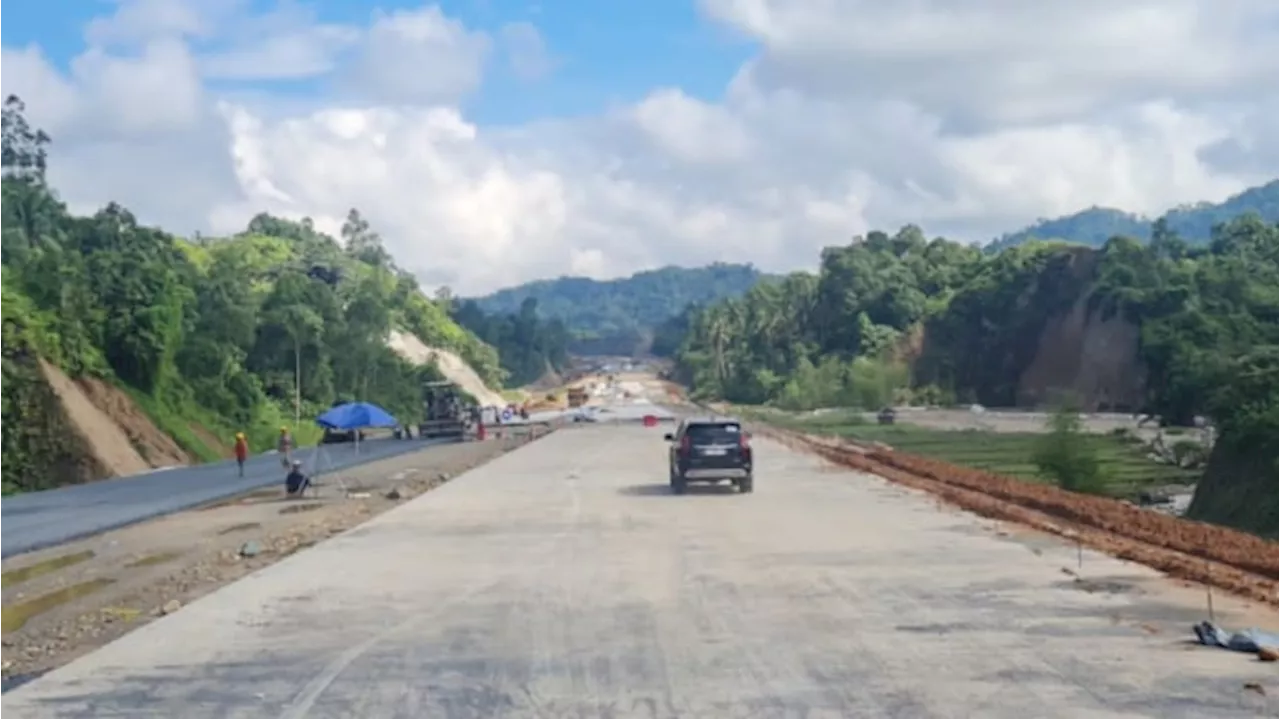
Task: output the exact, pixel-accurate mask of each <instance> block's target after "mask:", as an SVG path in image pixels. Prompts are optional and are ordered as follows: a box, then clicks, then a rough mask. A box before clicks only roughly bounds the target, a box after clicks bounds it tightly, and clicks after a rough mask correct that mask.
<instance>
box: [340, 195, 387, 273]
mask: <svg viewBox="0 0 1280 719" xmlns="http://www.w3.org/2000/svg"><path fill="white" fill-rule="evenodd" d="M342 241H343V243H344V244H345V245H346V252H347V254H348V255H350V256H351V257H353V258H355V259H357V260H359V261H361V262H364V263H365V264H369V265H373V266H374V267H378V268H384V267H385V268H391V266H392V262H391V255H390V254H388V252H387V250H386V248H385V247H383V246H382V236H381V235H379V234H378V233H377V232H374V231H373V230H372V229H371V228H370V227H369V223H368V222H367V221H365V219H364V217H362V216H361V215H360V211H359V210H357V209H355V208H354V207H353V208H351V210H350V211H348V212H347V219H346V222H344V223H343V224H342Z"/></svg>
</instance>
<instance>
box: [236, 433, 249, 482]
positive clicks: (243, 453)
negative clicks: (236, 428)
mask: <svg viewBox="0 0 1280 719" xmlns="http://www.w3.org/2000/svg"><path fill="white" fill-rule="evenodd" d="M247 459H249V442H248V440H246V439H245V438H244V432H236V464H237V465H239V466H240V476H241V477H243V476H244V463H245V460H247Z"/></svg>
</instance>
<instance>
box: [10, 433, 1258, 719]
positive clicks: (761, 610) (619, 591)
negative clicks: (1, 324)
mask: <svg viewBox="0 0 1280 719" xmlns="http://www.w3.org/2000/svg"><path fill="white" fill-rule="evenodd" d="M661 433H662V429H661V428H644V427H641V426H636V425H613V426H605V425H599V426H587V427H581V426H580V427H577V428H573V429H566V430H563V431H560V432H556V433H554V434H552V435H550V436H548V437H546V438H544V439H542V440H540V441H538V442H534V443H532V444H530V445H528V446H526V447H523V448H521V449H519V450H516V451H514V452H511V453H509V454H506V455H504V456H502V457H500V458H498V459H496V460H494V461H493V462H491V463H489V464H486V465H484V466H483V467H480V468H478V469H476V470H473V471H472V472H469V473H467V474H466V475H463V476H460V477H458V478H457V479H455V480H454V481H452V482H450V483H448V484H446V485H444V486H443V487H441V488H439V489H437V490H435V491H433V492H430V493H428V494H426V495H423V496H422V497H420V498H418V499H415V500H414V501H412V502H409V503H407V504H405V505H404V506H402V507H399V508H397V509H395V510H393V511H391V512H388V513H386V514H383V515H381V516H379V517H377V518H375V519H373V520H371V521H370V522H368V523H366V524H364V525H362V526H361V527H359V528H357V529H354V530H352V531H350V532H347V533H345V534H343V535H339V536H338V537H335V538H334V539H331V540H329V541H327V542H325V543H322V544H320V545H317V546H316V547H314V548H312V549H309V550H306V551H303V552H300V553H298V554H295V555H293V556H291V557H288V558H286V559H284V560H283V561H281V562H280V563H278V564H276V565H274V566H273V567H270V568H268V569H265V570H262V571H260V572H258V573H256V574H254V575H252V576H250V577H248V578H247V579H245V580H242V581H240V582H238V583H236V584H233V585H230V586H228V587H225V588H224V589H222V590H219V591H217V592H215V593H213V594H210V595H207V596H206V597H204V598H202V599H200V600H198V601H196V602H194V603H192V604H191V605H189V606H187V607H184V608H183V609H181V610H180V611H178V612H176V613H175V614H172V615H170V616H167V617H164V618H162V619H159V620H157V621H155V622H153V623H151V624H148V625H146V626H143V627H141V628H139V629H138V630H136V631H134V632H133V633H131V634H128V635H126V636H125V637H124V638H122V639H120V640H118V641H116V642H115V643H113V644H111V645H108V646H107V647H105V648H103V649H101V650H99V651H97V652H95V653H93V654H90V655H87V656H85V657H82V658H80V659H78V660H76V661H74V662H72V663H70V664H68V665H66V666H64V667H62V668H60V669H58V670H56V671H53V672H51V673H49V674H46V675H45V676H43V677H41V678H38V679H35V680H34V681H32V682H30V683H28V684H26V685H24V686H22V687H19V688H17V689H14V690H13V691H11V692H9V693H8V694H6V695H4V698H3V708H4V711H5V712H7V713H6V717H8V719H27V718H30V719H37V718H40V719H48V718H53V717H97V718H100V717H130V718H133V717H183V718H184V719H200V718H203V717H208V718H210V719H213V718H215V717H216V718H217V719H243V718H250V717H251V718H254V719H256V718H258V717H269V718H272V719H276V718H279V719H298V718H300V717H313V718H320V717H332V718H334V719H347V718H349V717H368V718H369V719H382V718H393V717H405V718H409V717H412V718H414V719H421V718H430V717H445V718H448V719H464V718H473V717H474V718H477V719H479V718H484V719H490V718H494V717H550V718H552V719H564V718H571V717H593V718H594V717H610V718H622V717H643V718H645V719H654V718H658V717H661V718H663V719H666V718H668V717H680V718H681V719H685V718H688V719H695V718H702V717H706V718H708V719H734V718H735V717H742V718H746V717H756V718H758V717H793V718H797V719H798V718H801V717H804V718H807V719H819V718H823V717H869V718H874V719H881V718H885V719H888V718H893V717H901V718H909V719H927V718H929V717H982V718H983V719H1001V718H1005V717H1008V718H1010V719H1026V718H1027V717H1036V718H1037V719H1055V718H1057V717H1062V718H1064V719H1065V718H1068V717H1069V718H1071V719H1076V718H1078V717H1103V718H1118V717H1162V718H1164V719H1173V718H1176V717H1186V718H1188V719H1190V718H1193V717H1194V718H1195V719H1204V718H1207V717H1236V716H1240V717H1252V716H1265V715H1267V713H1269V714H1270V716H1275V715H1276V709H1277V705H1276V699H1275V697H1274V692H1268V696H1261V695H1259V694H1257V693H1255V692H1252V691H1244V690H1242V689H1241V687H1242V685H1243V683H1245V682H1260V683H1261V685H1262V686H1264V687H1268V688H1273V687H1274V685H1275V671H1274V669H1273V668H1270V667H1273V666H1274V665H1266V664H1261V663H1259V662H1256V661H1253V660H1251V659H1250V658H1249V657H1247V656H1244V655H1239V654H1232V653H1230V652H1226V651H1222V650H1212V649H1204V648H1195V649H1191V648H1189V647H1187V646H1185V643H1184V642H1183V641H1182V637H1183V636H1185V632H1186V628H1187V626H1188V625H1189V624H1190V622H1191V621H1193V620H1194V619H1198V618H1199V617H1198V616H1197V615H1195V614H1188V611H1187V610H1186V609H1178V608H1177V607H1179V606H1182V605H1179V604H1176V603H1175V602H1173V600H1171V599H1169V598H1168V596H1166V595H1165V594H1164V592H1166V591H1168V592H1174V591H1178V592H1183V591H1187V590H1181V589H1176V590H1175V589H1167V590H1166V589H1163V588H1162V587H1164V586H1165V585H1164V584H1160V583H1157V582H1156V581H1155V580H1153V579H1152V578H1151V577H1152V575H1153V573H1150V572H1148V571H1147V570H1143V569H1140V568H1134V567H1130V566H1128V565H1125V564H1123V563H1120V562H1118V561H1114V560H1110V559H1107V558H1105V557H1100V556H1093V555H1091V554H1086V555H1085V567H1086V574H1087V576H1096V577H1098V578H1105V579H1106V581H1107V582H1108V583H1110V585H1114V586H1120V587H1124V586H1130V589H1128V590H1126V591H1094V592H1090V591H1081V590H1080V589H1079V588H1078V586H1079V585H1075V584H1073V583H1072V582H1071V581H1070V580H1069V578H1068V577H1066V576H1064V574H1063V571H1062V567H1063V566H1064V565H1067V564H1070V565H1071V566H1074V565H1075V561H1076V550H1075V548H1074V547H1064V546H1061V545H1058V544H1054V543H1052V542H1049V541H1048V540H1045V539H1036V540H1034V541H1036V542H1039V544H1035V545H1034V546H1032V545H1031V544H1029V543H1030V542H1032V541H1033V540H1032V539H1025V538H1024V539H1021V540H1018V539H1015V538H1013V537H1010V536H1001V535H998V534H996V533H994V532H993V531H990V528H989V527H988V525H987V523H986V522H985V521H984V520H979V519H977V518H974V517H971V516H969V515H965V514H962V513H959V512H955V511H950V510H942V509H939V508H938V507H936V506H935V504H934V502H933V501H932V500H931V499H930V498H928V497H925V496H921V495H917V494H914V493H910V492H908V491H907V490H904V489H901V488H899V487H895V486H892V485H889V484H887V483H885V482H883V481H882V480H879V479H876V478H872V477H867V476H863V475H857V474H854V473H852V472H847V471H844V470H836V469H832V468H829V467H823V466H822V465H821V464H820V463H819V461H818V460H816V459H814V458H812V457H809V456H807V455H802V454H798V453H794V452H791V451H789V450H787V449H784V448H783V447H782V446H780V445H777V444H774V443H772V442H769V441H767V440H763V439H761V440H758V441H757V443H756V444H757V456H758V465H757V483H756V492H755V494H752V495H736V494H732V493H730V492H728V491H727V490H726V491H715V490H714V489H705V490H703V489H695V490H691V493H690V494H688V495H685V496H679V497H677V496H672V495H670V494H668V492H667V488H666V486H665V481H666V472H665V466H664V453H665V451H666V450H665V443H663V442H662V441H661ZM1031 550H1035V551H1031ZM1220 611H1224V610H1221V609H1220ZM1144 625H1146V626H1154V627H1155V628H1156V629H1157V631H1158V632H1159V633H1152V632H1151V631H1150V630H1149V629H1144Z"/></svg>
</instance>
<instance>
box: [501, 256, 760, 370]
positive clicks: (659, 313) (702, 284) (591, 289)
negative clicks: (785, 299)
mask: <svg viewBox="0 0 1280 719" xmlns="http://www.w3.org/2000/svg"><path fill="white" fill-rule="evenodd" d="M761 277H762V275H761V274H760V272H759V271H757V270H756V269H755V268H754V267H752V266H751V265H737V264H723V263H716V264H713V265H709V266H707V267H698V268H693V269H686V268H682V267H663V268H661V269H656V270H647V271H645V272H637V273H636V274H634V275H632V276H630V277H626V278H622V279H617V280H604V281H601V280H592V279H588V278H586V277H561V278H559V279H554V280H539V281H537V282H530V283H527V284H523V285H520V286H518V287H512V288H508V289H504V290H499V291H498V292H495V293H493V294H491V295H488V296H486V297H480V298H477V299H476V303H477V305H478V306H479V308H480V309H481V310H483V311H485V312H490V313H500V314H518V313H519V312H520V311H521V308H522V306H523V303H524V302H525V300H527V299H530V298H532V299H534V300H536V301H537V309H538V312H539V313H540V314H541V315H542V316H544V317H546V318H549V319H558V320H560V321H562V322H563V323H564V326H565V327H567V328H568V329H569V332H570V333H571V338H570V347H569V348H570V349H571V350H572V351H573V352H574V353H576V354H631V353H633V352H635V351H641V350H644V349H646V348H647V347H648V345H649V342H650V341H651V338H652V335H653V332H654V329H655V328H656V327H658V326H659V325H661V324H662V323H663V322H666V321H667V320H669V319H670V318H672V317H674V316H676V315H678V314H679V313H680V312H681V311H682V310H684V309H685V308H686V307H687V306H688V305H690V304H706V303H708V302H713V301H716V300H719V299H723V298H728V297H739V296H741V295H742V294H743V293H744V292H746V291H747V289H748V288H750V287H751V286H752V285H754V284H756V282H757V281H759V280H760V278H761Z"/></svg>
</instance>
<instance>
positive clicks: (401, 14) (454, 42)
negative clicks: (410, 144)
mask: <svg viewBox="0 0 1280 719" xmlns="http://www.w3.org/2000/svg"><path fill="white" fill-rule="evenodd" d="M489 49H490V40H489V38H488V37H487V36H486V35H484V34H482V33H478V32H472V31H469V30H467V29H466V28H465V27H463V25H462V23H460V22H458V21H457V20H453V19H450V18H448V17H445V15H444V13H443V12H441V10H440V8H439V6H435V5H432V6H426V7H422V8H419V9H416V10H396V11H394V12H391V13H384V12H382V11H380V10H379V11H375V13H374V19H373V24H372V26H371V27H370V28H369V30H368V34H367V37H366V38H365V42H364V47H363V49H362V51H361V56H360V58H359V59H358V60H357V62H356V64H355V65H354V67H353V68H352V70H351V71H350V72H349V73H348V74H347V77H346V84H347V87H348V89H349V90H350V91H351V92H353V93H356V94H358V95H360V96H361V97H366V98H369V99H372V100H373V101H375V102H386V103H435V102H454V101H457V100H458V99H460V98H462V97H464V96H465V95H467V94H469V93H470V92H471V91H473V90H475V89H476V88H477V87H478V86H479V85H480V81H481V79H482V77H483V73H484V63H485V60H486V58H487V57H488V54H489Z"/></svg>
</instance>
